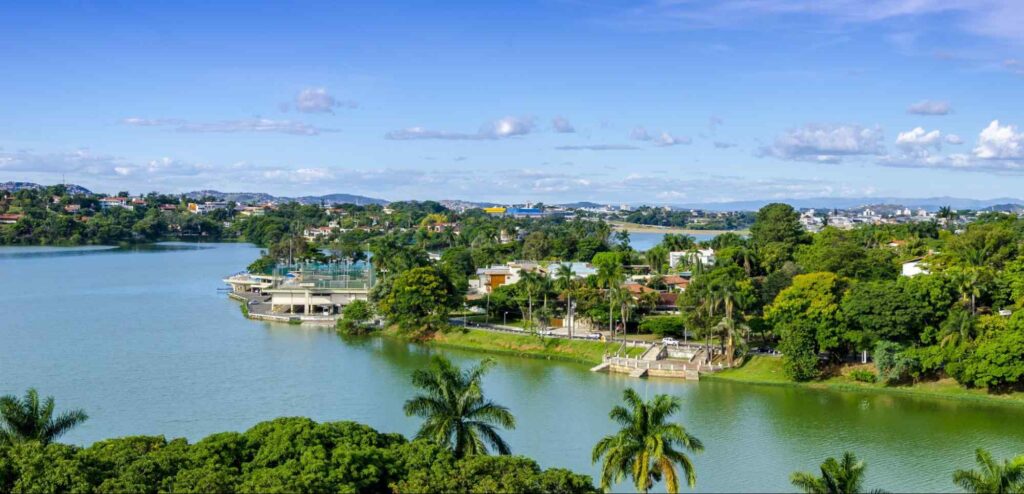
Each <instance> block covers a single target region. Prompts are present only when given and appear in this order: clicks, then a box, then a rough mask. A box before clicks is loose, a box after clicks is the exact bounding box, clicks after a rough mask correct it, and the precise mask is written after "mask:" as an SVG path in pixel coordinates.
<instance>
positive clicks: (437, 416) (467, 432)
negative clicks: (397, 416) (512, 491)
mask: <svg viewBox="0 0 1024 494" xmlns="http://www.w3.org/2000/svg"><path fill="white" fill-rule="evenodd" d="M493 365H494V361H493V360H491V359H485V360H483V361H481V362H480V365H478V366H476V367H473V368H472V369H469V370H465V371H464V370H462V369H460V368H459V367H457V366H456V365H454V364H452V363H451V362H449V361H448V360H447V359H445V358H443V357H435V358H434V362H433V366H432V368H431V369H429V370H423V369H420V370H417V371H414V372H413V373H412V383H413V385H414V386H416V387H417V388H420V389H422V390H424V391H425V394H421V395H417V396H416V397H414V398H412V399H411V400H408V401H406V402H405V407H404V409H405V414H406V415H408V416H410V417H411V416H413V415H415V416H417V417H421V418H423V419H425V420H424V422H423V425H421V426H420V430H419V432H417V433H416V438H417V439H428V440H432V441H434V442H436V443H438V444H441V445H444V446H447V447H449V448H451V449H452V452H454V453H455V456H456V457H457V458H463V457H466V456H472V455H486V454H488V449H487V445H488V444H489V445H490V446H491V447H493V448H494V449H495V450H496V451H497V452H498V454H502V455H507V454H509V453H510V452H511V450H510V449H509V446H508V443H506V442H505V440H504V439H502V438H501V436H499V435H498V432H497V430H496V428H495V424H496V425H498V426H501V427H503V428H505V429H515V427H516V420H515V417H513V416H512V413H511V412H510V411H509V410H508V408H506V407H503V406H501V405H498V404H496V403H494V402H493V401H490V400H487V399H484V394H483V390H482V389H481V386H480V381H481V378H482V377H483V375H484V374H485V373H486V372H487V370H488V369H490V368H491V366H493Z"/></svg>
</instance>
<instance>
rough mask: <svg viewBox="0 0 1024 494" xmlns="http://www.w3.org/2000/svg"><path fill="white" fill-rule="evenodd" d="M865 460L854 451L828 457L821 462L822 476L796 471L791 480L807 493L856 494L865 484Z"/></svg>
mask: <svg viewBox="0 0 1024 494" xmlns="http://www.w3.org/2000/svg"><path fill="white" fill-rule="evenodd" d="M864 469H865V465H864V462H863V461H860V460H858V459H857V457H856V456H854V454H853V453H850V452H846V453H843V457H842V459H840V460H839V461H836V459H835V458H828V459H827V460H825V462H824V463H822V464H821V477H818V476H816V475H814V474H813V473H807V472H794V473H793V475H792V476H790V482H791V483H792V484H793V486H794V487H797V488H798V489H800V490H801V491H803V492H806V493H807V494H854V493H857V492H861V490H862V489H863V485H864Z"/></svg>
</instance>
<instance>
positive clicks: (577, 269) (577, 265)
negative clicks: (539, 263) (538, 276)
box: [544, 262, 597, 280]
mask: <svg viewBox="0 0 1024 494" xmlns="http://www.w3.org/2000/svg"><path fill="white" fill-rule="evenodd" d="M563 264H568V265H569V267H570V268H572V278H573V279H574V280H582V279H586V278H589V277H590V276H593V275H596V274H597V268H595V267H594V266H593V265H592V264H590V263H586V262H552V263H550V264H548V265H547V266H545V267H544V271H546V272H547V275H548V278H552V279H554V278H557V277H558V269H559V268H561V267H562V265H563Z"/></svg>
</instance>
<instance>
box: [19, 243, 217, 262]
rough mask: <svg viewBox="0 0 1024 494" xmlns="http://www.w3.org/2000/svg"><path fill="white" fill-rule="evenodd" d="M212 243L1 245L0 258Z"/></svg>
mask: <svg viewBox="0 0 1024 494" xmlns="http://www.w3.org/2000/svg"><path fill="white" fill-rule="evenodd" d="M210 248H212V246H211V245H210V244H191V243H184V242H166V243H160V244H144V245H128V246H110V245H83V246H75V247H0V259H4V258H12V259H19V258H30V257H69V256H91V255H96V254H126V253H145V252H168V251H176V250H201V249H210Z"/></svg>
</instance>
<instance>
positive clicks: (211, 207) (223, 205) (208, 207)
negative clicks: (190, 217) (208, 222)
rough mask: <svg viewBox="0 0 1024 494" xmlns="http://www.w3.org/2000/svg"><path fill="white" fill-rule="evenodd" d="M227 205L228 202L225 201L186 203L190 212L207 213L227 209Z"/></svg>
mask: <svg viewBox="0 0 1024 494" xmlns="http://www.w3.org/2000/svg"><path fill="white" fill-rule="evenodd" d="M227 207H228V203H227V202H225V201H207V202H204V203H202V204H198V203H195V202H190V203H188V210H189V212H190V213H192V214H207V213H209V212H211V211H216V210H218V209H227Z"/></svg>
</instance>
